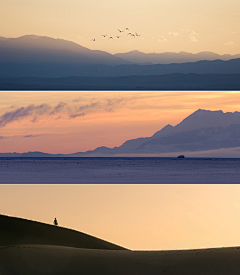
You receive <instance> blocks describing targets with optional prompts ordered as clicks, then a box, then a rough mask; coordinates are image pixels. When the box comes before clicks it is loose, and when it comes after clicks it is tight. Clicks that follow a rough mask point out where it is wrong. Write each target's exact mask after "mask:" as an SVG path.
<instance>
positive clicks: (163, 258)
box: [0, 215, 240, 275]
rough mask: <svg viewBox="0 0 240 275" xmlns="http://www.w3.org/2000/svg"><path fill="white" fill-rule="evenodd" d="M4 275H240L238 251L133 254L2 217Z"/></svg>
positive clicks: (87, 237)
mask: <svg viewBox="0 0 240 275" xmlns="http://www.w3.org/2000/svg"><path fill="white" fill-rule="evenodd" d="M0 236H1V238H0V274H1V275H33V274H34V275H75V274H82V275H85V274H86V275H132V274H133V275H135V274H136V275H152V274H170V275H173V274H174V275H175V274H183V275H192V274H195V275H214V274H217V275H221V274H223V275H226V274H231V275H234V274H239V273H240V247H230V248H213V249H194V250H172V251H131V250H128V249H126V248H123V247H121V246H118V245H115V244H112V243H109V242H106V241H104V240H101V239H98V238H96V237H93V236H90V235H87V234H84V233H82V232H78V231H75V230H71V229H67V228H62V227H58V226H54V225H49V224H44V223H40V222H36V221H30V220H26V219H21V218H16V217H9V216H5V215H0Z"/></svg>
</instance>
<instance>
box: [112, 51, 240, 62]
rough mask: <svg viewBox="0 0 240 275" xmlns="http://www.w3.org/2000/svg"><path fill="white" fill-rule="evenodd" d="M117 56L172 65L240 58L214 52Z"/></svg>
mask: <svg viewBox="0 0 240 275" xmlns="http://www.w3.org/2000/svg"><path fill="white" fill-rule="evenodd" d="M114 55H115V56H117V57H119V58H122V59H125V60H127V61H129V62H132V63H136V64H149V65H150V64H171V63H187V62H197V61H201V60H208V61H213V60H223V61H228V60H230V59H236V58H240V54H235V55H231V54H223V55H220V54H216V53H214V52H207V51H205V52H200V53H196V54H193V53H187V52H179V53H175V52H164V53H143V52H140V51H137V50H134V51H130V52H126V53H116V54H114Z"/></svg>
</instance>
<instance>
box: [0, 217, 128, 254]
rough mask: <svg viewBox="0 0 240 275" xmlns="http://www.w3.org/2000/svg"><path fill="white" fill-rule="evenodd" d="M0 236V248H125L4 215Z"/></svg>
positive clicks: (70, 230)
mask: <svg viewBox="0 0 240 275" xmlns="http://www.w3.org/2000/svg"><path fill="white" fill-rule="evenodd" d="M0 236H1V238H0V246H7V245H22V244H24V245H26V244H34V245H36V244H39V245H55V246H66V247H76V248H88V249H106V250H126V248H123V247H121V246H118V245H115V244H113V243H110V242H107V241H104V240H102V239H99V238H96V237H93V236H91V235H88V234H85V233H82V232H78V231H76V230H72V229H68V228H63V227H60V226H54V225H50V224H45V223H41V222H36V221H31V220H26V219H21V218H16V217H9V216H6V215H0Z"/></svg>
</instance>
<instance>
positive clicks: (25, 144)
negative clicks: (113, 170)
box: [0, 91, 240, 154]
mask: <svg viewBox="0 0 240 275" xmlns="http://www.w3.org/2000/svg"><path fill="white" fill-rule="evenodd" d="M198 109H205V110H211V111H216V110H222V111H223V112H235V111H238V112H239V111H240V93H239V92H234V91H229V92H207V91H206V92H198V91H194V92H169V91H168V92H60V91H57V92H0V152H1V153H6V152H18V153H23V152H29V151H41V152H45V153H62V154H68V153H76V152H85V151H87V150H94V149H95V148H97V147H100V146H106V147H110V148H112V147H115V146H120V145H121V144H122V143H124V142H125V141H126V140H129V139H134V138H139V137H149V136H152V135H153V134H154V133H155V132H157V131H159V130H160V129H162V128H163V127H164V126H166V125H167V124H171V125H172V126H175V125H177V124H179V123H180V122H181V121H182V120H183V119H184V118H186V117H187V116H189V115H190V114H192V113H193V112H195V111H196V110H198Z"/></svg>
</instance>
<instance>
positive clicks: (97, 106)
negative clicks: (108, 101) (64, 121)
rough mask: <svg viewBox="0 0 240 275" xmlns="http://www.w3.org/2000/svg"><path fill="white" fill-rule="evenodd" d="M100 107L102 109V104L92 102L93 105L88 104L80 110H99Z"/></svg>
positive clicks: (79, 108)
mask: <svg viewBox="0 0 240 275" xmlns="http://www.w3.org/2000/svg"><path fill="white" fill-rule="evenodd" d="M100 107H101V106H100V102H99V101H97V102H92V103H91V104H86V105H83V106H80V107H78V110H79V111H82V110H86V109H99V108H100Z"/></svg>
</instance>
